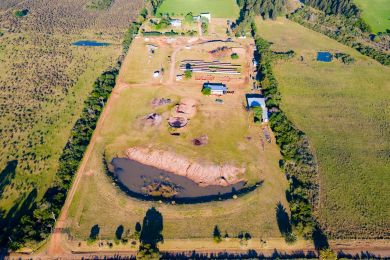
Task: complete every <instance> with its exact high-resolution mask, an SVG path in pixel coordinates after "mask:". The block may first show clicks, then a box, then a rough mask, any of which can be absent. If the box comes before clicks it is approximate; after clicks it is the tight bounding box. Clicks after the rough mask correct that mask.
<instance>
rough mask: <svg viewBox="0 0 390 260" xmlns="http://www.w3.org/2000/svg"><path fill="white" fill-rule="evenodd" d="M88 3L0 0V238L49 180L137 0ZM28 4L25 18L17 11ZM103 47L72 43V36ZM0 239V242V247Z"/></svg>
mask: <svg viewBox="0 0 390 260" xmlns="http://www.w3.org/2000/svg"><path fill="white" fill-rule="evenodd" d="M86 3H87V1H67V2H64V1H41V0H38V1H6V2H2V3H0V30H1V31H2V32H3V33H4V35H3V36H2V37H1V40H0V63H1V66H0V116H1V120H0V139H1V142H2V149H1V150H0V173H1V179H2V181H1V182H0V191H1V192H0V194H1V195H0V240H1V239H5V240H3V241H1V242H4V241H8V237H3V235H5V234H7V232H6V231H5V230H9V229H12V227H13V225H16V224H18V221H19V220H20V218H21V217H22V216H23V215H24V214H25V212H26V211H28V210H29V209H31V207H32V205H34V204H35V203H36V202H38V201H39V200H40V199H41V198H42V196H43V194H44V193H45V192H46V191H47V189H48V188H49V187H50V186H51V185H52V182H53V180H54V175H55V173H56V171H57V168H58V159H59V157H60V155H61V153H62V150H63V148H64V146H65V144H66V142H67V139H68V136H69V134H70V130H71V128H72V126H73V125H74V123H75V121H76V120H77V119H78V118H79V115H80V113H81V111H82V108H83V105H84V101H85V99H86V98H87V97H88V95H89V93H90V91H91V90H92V87H93V83H94V81H95V80H96V78H97V77H98V76H99V75H100V74H101V73H102V72H103V71H104V70H106V69H107V68H108V67H110V66H112V65H114V64H115V62H116V60H117V58H118V56H119V55H120V54H121V46H120V45H121V43H122V38H123V36H122V35H123V32H124V31H125V30H126V28H127V27H128V25H129V22H130V21H131V20H132V19H134V18H135V16H136V14H137V12H138V10H139V9H140V7H141V6H142V2H141V1H132V2H128V1H121V0H120V1H115V4H114V5H112V6H111V8H110V9H109V10H107V11H102V12H90V11H87V10H86V9H85V8H84V5H85V4H86ZM20 9H28V10H29V12H28V15H27V16H26V17H23V19H20V18H17V17H15V16H14V11H15V10H20ZM83 39H90V40H98V41H104V42H109V43H111V45H110V46H108V47H100V48H85V47H75V46H72V42H74V41H77V40H83ZM1 242H0V244H1Z"/></svg>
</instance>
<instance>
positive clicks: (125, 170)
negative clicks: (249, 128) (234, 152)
mask: <svg viewBox="0 0 390 260" xmlns="http://www.w3.org/2000/svg"><path fill="white" fill-rule="evenodd" d="M111 164H112V165H113V166H114V173H113V175H114V178H115V180H116V182H117V184H118V185H119V186H120V187H121V188H122V189H123V190H125V191H126V192H127V193H128V194H129V195H131V196H135V197H138V198H141V199H150V200H158V199H162V200H174V201H175V202H179V203H180V202H184V203H191V202H205V201H212V200H217V199H230V198H232V197H233V196H234V195H238V194H242V193H246V192H249V191H252V190H254V189H256V187H257V186H259V184H257V185H255V186H252V187H246V185H245V184H246V183H245V182H239V183H236V184H233V185H229V186H218V185H210V186H206V187H202V186H199V185H198V184H197V183H196V182H194V181H192V180H191V179H189V178H187V177H184V176H180V175H176V174H173V173H170V172H166V171H163V170H161V169H158V168H155V167H152V166H148V165H144V164H141V163H139V162H137V161H134V160H130V159H127V158H114V159H113V160H112V162H111Z"/></svg>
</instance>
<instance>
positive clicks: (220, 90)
mask: <svg viewBox="0 0 390 260" xmlns="http://www.w3.org/2000/svg"><path fill="white" fill-rule="evenodd" d="M203 89H210V94H211V95H223V94H225V93H226V91H227V87H226V85H225V84H222V83H209V82H207V83H204V84H203Z"/></svg>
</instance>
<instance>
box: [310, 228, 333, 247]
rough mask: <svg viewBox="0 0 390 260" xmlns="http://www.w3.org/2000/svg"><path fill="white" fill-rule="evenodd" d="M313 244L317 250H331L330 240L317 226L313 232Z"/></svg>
mask: <svg viewBox="0 0 390 260" xmlns="http://www.w3.org/2000/svg"><path fill="white" fill-rule="evenodd" d="M312 236H313V242H314V247H315V249H316V250H321V249H327V248H329V243H328V238H327V237H326V234H325V233H324V232H323V231H322V229H321V227H320V226H319V225H318V224H317V225H316V226H315V227H314V230H313V235H312Z"/></svg>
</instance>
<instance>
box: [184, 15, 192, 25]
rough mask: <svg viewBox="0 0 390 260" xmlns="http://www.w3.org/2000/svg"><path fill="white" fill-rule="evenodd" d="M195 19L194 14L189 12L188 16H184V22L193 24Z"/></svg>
mask: <svg viewBox="0 0 390 260" xmlns="http://www.w3.org/2000/svg"><path fill="white" fill-rule="evenodd" d="M193 21H194V16H193V15H192V13H191V12H189V13H188V14H186V16H185V17H184V22H186V23H188V24H191V23H192V22H193Z"/></svg>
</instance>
